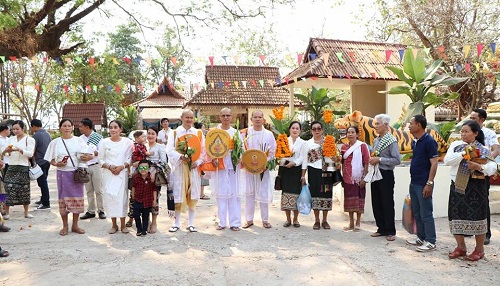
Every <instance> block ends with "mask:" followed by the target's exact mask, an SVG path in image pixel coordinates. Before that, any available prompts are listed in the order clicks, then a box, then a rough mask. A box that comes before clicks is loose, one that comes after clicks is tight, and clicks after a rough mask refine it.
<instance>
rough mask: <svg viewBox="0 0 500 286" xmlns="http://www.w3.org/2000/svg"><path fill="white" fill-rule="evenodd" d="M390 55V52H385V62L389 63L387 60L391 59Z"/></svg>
mask: <svg viewBox="0 0 500 286" xmlns="http://www.w3.org/2000/svg"><path fill="white" fill-rule="evenodd" d="M391 55H392V50H385V62H386V63H387V62H389V60H390V59H391Z"/></svg>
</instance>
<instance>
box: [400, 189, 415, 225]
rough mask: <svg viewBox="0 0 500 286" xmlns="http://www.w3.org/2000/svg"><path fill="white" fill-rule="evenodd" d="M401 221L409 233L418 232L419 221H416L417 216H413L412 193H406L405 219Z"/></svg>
mask: <svg viewBox="0 0 500 286" xmlns="http://www.w3.org/2000/svg"><path fill="white" fill-rule="evenodd" d="M401 223H402V225H403V228H404V229H405V230H406V231H407V232H408V233H409V234H417V223H416V222H415V217H413V212H412V210H411V198H410V194H408V195H406V197H405V201H404V203H403V219H402V220H401Z"/></svg>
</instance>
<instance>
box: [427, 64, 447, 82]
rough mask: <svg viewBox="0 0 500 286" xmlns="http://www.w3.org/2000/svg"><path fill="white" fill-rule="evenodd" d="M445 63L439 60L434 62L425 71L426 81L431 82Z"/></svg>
mask: <svg viewBox="0 0 500 286" xmlns="http://www.w3.org/2000/svg"><path fill="white" fill-rule="evenodd" d="M442 63H443V60H441V59H440V60H437V61H434V62H433V63H432V64H431V65H430V66H429V67H428V68H427V69H426V70H425V73H426V77H425V79H424V81H430V80H432V78H433V77H434V75H435V74H436V72H437V71H438V70H439V68H440V67H441V64H442Z"/></svg>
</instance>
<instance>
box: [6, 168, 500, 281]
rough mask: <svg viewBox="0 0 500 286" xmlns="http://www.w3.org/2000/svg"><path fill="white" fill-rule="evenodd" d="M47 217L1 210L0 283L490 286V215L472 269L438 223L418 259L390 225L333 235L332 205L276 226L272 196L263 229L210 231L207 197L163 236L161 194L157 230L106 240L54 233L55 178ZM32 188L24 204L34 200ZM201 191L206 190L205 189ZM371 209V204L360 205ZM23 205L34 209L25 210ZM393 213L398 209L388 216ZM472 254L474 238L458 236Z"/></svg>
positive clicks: (337, 217) (496, 239)
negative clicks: (191, 219)
mask: <svg viewBox="0 0 500 286" xmlns="http://www.w3.org/2000/svg"><path fill="white" fill-rule="evenodd" d="M49 177H50V178H49V186H50V189H51V191H50V195H51V205H52V210H50V211H32V212H31V213H32V214H33V215H34V216H35V218H33V219H25V218H23V216H22V207H21V206H16V207H13V208H12V209H11V215H10V217H11V219H10V220H8V221H7V225H8V226H10V227H11V228H12V230H11V231H10V232H8V233H0V246H1V247H2V248H3V249H6V250H8V251H9V252H10V256H9V257H7V258H0V285H54V284H56V283H61V282H63V283H64V284H65V285H89V284H101V285H122V284H125V283H126V284H127V285H166V284H170V283H175V285H457V283H458V284H461V285H496V283H499V282H498V278H497V277H498V275H497V274H498V273H499V268H500V258H499V255H498V254H499V253H500V230H499V224H500V223H499V222H500V216H499V215H494V216H492V228H493V237H492V242H491V244H490V245H488V246H486V250H485V252H486V257H485V259H484V260H481V261H479V262H467V261H463V260H449V259H448V258H447V253H448V251H450V250H452V249H453V248H454V240H453V237H452V235H451V234H450V233H449V229H448V223H447V219H446V218H439V219H437V220H436V227H437V236H438V242H437V250H436V251H433V252H430V253H418V252H416V251H414V249H413V248H412V247H409V246H407V245H406V244H405V239H406V238H408V237H409V235H408V234H407V233H406V232H405V231H404V230H403V229H402V228H401V222H400V221H398V222H397V227H398V229H397V230H398V237H397V239H396V241H394V242H388V241H386V240H385V239H384V238H372V237H370V234H371V233H372V232H374V231H375V230H376V227H375V225H374V223H364V224H362V231H361V232H359V233H353V232H348V233H346V232H343V231H342V227H344V226H346V225H347V216H346V215H345V214H343V213H342V212H340V210H339V206H338V205H334V210H333V211H332V212H331V214H330V215H329V218H330V219H329V221H330V224H331V226H332V229H331V230H324V229H321V230H313V229H312V225H313V215H312V214H311V215H308V216H300V217H299V221H300V223H301V224H302V226H301V227H300V228H294V227H289V228H284V227H283V226H282V224H283V222H284V221H285V216H284V213H283V212H281V211H280V206H279V197H280V193H279V192H275V200H274V203H273V204H272V205H271V207H270V222H271V223H272V224H273V228H271V229H264V228H263V227H262V224H261V222H260V216H259V210H258V208H257V209H256V219H255V223H256V224H255V226H253V227H251V228H250V229H248V230H242V231H239V232H234V231H231V230H229V229H226V230H223V231H217V230H216V229H215V225H216V211H217V210H216V202H215V199H213V198H212V199H210V200H207V201H200V203H199V204H198V207H197V216H196V219H195V222H196V223H195V225H196V226H197V228H198V230H199V232H198V233H189V232H187V231H186V230H185V229H184V228H185V227H186V222H187V215H183V218H182V223H183V228H182V231H179V232H177V233H174V234H172V233H169V232H168V228H169V227H170V226H171V224H172V220H171V219H170V218H168V217H167V215H166V211H165V208H166V207H165V206H166V199H165V196H163V197H161V206H163V208H162V209H161V210H160V217H159V226H158V233H156V234H151V235H147V236H146V237H136V236H135V227H132V230H133V231H132V232H131V233H128V234H122V233H116V234H113V235H110V234H108V233H107V231H108V229H109V228H110V220H109V219H107V220H99V219H91V220H85V221H81V222H80V226H81V227H83V228H84V229H85V230H86V234H83V235H78V234H74V233H69V234H68V235H67V236H66V237H61V236H59V229H60V228H61V220H60V216H59V214H58V208H57V190H56V186H55V171H54V170H51V173H50V176H49ZM39 192H40V191H39V188H38V187H37V186H36V185H33V186H32V201H33V202H34V201H35V200H36V199H37V198H38V196H39ZM207 193H208V194H210V189H208V190H207ZM366 207H371V206H366ZM30 208H34V207H33V206H30ZM397 211H401V210H397ZM466 241H467V245H468V246H469V249H470V250H472V249H473V247H474V239H473V238H468V239H467V240H466Z"/></svg>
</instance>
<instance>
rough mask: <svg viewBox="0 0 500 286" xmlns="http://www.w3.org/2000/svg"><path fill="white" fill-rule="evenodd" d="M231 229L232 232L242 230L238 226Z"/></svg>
mask: <svg viewBox="0 0 500 286" xmlns="http://www.w3.org/2000/svg"><path fill="white" fill-rule="evenodd" d="M229 229H230V230H232V231H240V228H239V227H237V226H232V227H230V228H229Z"/></svg>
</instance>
